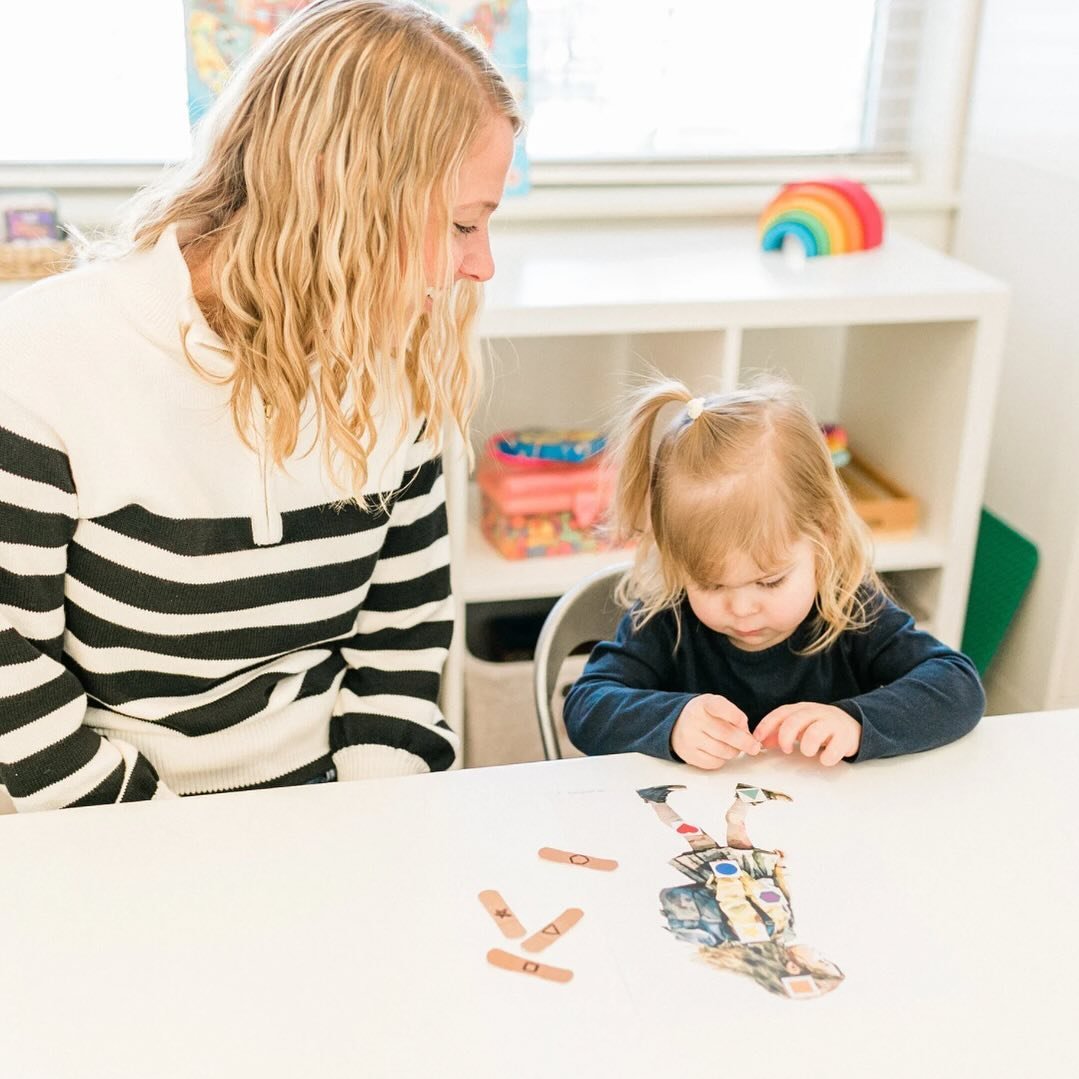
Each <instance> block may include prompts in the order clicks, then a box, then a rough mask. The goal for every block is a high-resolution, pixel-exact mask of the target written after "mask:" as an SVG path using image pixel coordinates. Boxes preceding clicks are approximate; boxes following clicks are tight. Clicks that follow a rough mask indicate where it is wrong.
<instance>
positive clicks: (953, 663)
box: [564, 597, 985, 761]
mask: <svg viewBox="0 0 1079 1079" xmlns="http://www.w3.org/2000/svg"><path fill="white" fill-rule="evenodd" d="M879 600H880V602H879V603H878V604H875V605H874V606H872V607H871V609H872V610H875V611H876V612H877V613H876V616H875V617H874V619H873V622H872V624H871V625H870V626H869V627H868V628H867V629H864V630H850V631H848V632H846V633H844V634H842V635H841V636H840V638H839V639H838V640H837V641H836V642H835V644H833V645H832V646H831V647H830V648H828V649H826V650H825V651H824V652H820V653H817V654H815V655H812V656H800V655H797V654H796V652H797V650H798V649H801V648H804V647H805V645H806V644H807V642H808V641H809V639H810V635H811V631H812V622H813V619H814V615H813V614H812V613H811V614H810V616H809V617H808V618H807V619H806V620H805V622H803V623H802V625H801V626H799V627H798V629H796V630H795V632H794V633H793V634H792V635H791V636H790V637H789V638H788V639H787V640H786V641H782V642H780V643H779V644H777V645H773V646H772V647H771V648H767V649H764V650H762V651H759V652H746V651H743V650H741V649H739V648H736V647H735V646H734V645H733V644H731V643H730V641H728V640H727V638H726V637H724V636H723V635H722V634H720V633H716V632H714V631H713V630H710V629H709V628H708V627H707V626H705V625H704V624H703V623H701V622H700V621H699V620H698V619H697V617H696V615H694V613H693V611H692V609H691V608H690V606H689V603H688V602H686V601H683V603H682V605H681V609H680V613H681V619H682V636H681V640H680V641H679V642H678V644H677V646H676V644H675V642H676V639H677V628H676V622H675V616H674V612H673V611H670V610H668V611H663V612H662V613H660V614H658V615H656V616H655V617H654V618H652V619H651V620H650V621H649V622H648V623H646V624H645V625H644V626H643V627H642V628H641V629H640V630H637V631H634V629H633V625H632V621H631V615H630V614H627V615H625V616H624V617H623V618H622V621H621V623H620V624H619V626H618V631H617V633H616V635H615V639H614V640H613V641H602V642H601V643H599V644H598V645H596V647H595V649H594V650H593V652H592V655H591V657H590V659H589V661H588V665H587V666H586V667H585V669H584V673H583V674H582V675H581V677H580V678H579V679H578V680H577V682H576V683H575V684H574V686H573V688H572V690H571V691H570V694H569V696H568V697H567V699H566V705H565V709H564V716H565V721H566V730H567V732H568V733H569V737H570V740H571V741H572V742H573V744H574V745H575V746H577V747H578V748H579V749H580V750H582V751H583V752H585V753H590V754H599V753H623V752H639V753H647V754H650V755H651V756H653V757H662V758H665V759H667V760H677V759H678V758H677V757H676V756H675V755H674V753H673V752H672V750H671V731H672V730H673V728H674V724H675V721H676V720H677V719H678V717H679V715H680V714H681V712H682V709H683V708H684V707H685V706H686V704H687V702H688V701H690V700H691V699H692V698H693V697H696V696H698V695H699V694H702V693H717V694H720V695H722V696H724V697H726V698H727V699H728V700H730V701H732V702H733V703H734V704H736V705H737V706H738V707H739V708H740V709H741V710H742V711H743V712H745V714H746V715H747V716H748V717H749V729H750V730H751V731H752V730H753V729H754V728H755V727H756V726H757V724H758V723H759V722H760V721H761V720H762V719H763V718H764V717H765V716H766V715H767V714H768V713H769V712H771V711H772V710H773V709H775V708H778V707H780V705H784V704H795V703H799V702H802V701H814V702H819V703H823V704H832V705H835V706H836V707H838V708H842V709H843V710H844V711H845V712H847V713H849V714H850V715H851V716H853V717H854V718H855V719H856V720H857V721H858V722H859V723H860V724H861V726H862V741H861V747H860V749H859V751H858V753H857V755H856V756H855V757H852V758H848V759H849V760H858V761H863V760H871V759H872V758H874V757H894V756H898V755H899V754H901V753H915V752H918V751H919V750H924V749H933V748H935V747H936V746H942V745H946V744H947V743H948V742H953V741H955V740H956V739H957V738H960V737H962V736H963V735H964V734H966V733H967V732H968V731H970V730H971V729H972V728H973V727H974V726H975V724H976V723H977V722H978V720H979V719H980V718H981V716H982V713H983V711H984V708H985V694H984V692H983V690H982V686H981V682H980V681H979V679H978V672H977V670H976V669H975V667H974V664H973V663H972V662H971V661H970V660H969V659H968V658H967V657H966V656H965V655H963V654H962V653H961V652H957V651H955V650H954V649H952V648H949V647H948V646H947V645H944V644H942V643H941V642H940V641H938V640H937V639H936V638H935V637H933V636H931V635H930V634H928V633H925V632H923V631H922V630H919V629H916V628H915V626H914V619H913V618H912V617H911V616H910V615H909V614H908V613H907V612H906V611H904V610H902V609H901V608H899V607H897V606H896V605H895V604H894V603H892V602H891V600H889V599H886V598H884V597H879Z"/></svg>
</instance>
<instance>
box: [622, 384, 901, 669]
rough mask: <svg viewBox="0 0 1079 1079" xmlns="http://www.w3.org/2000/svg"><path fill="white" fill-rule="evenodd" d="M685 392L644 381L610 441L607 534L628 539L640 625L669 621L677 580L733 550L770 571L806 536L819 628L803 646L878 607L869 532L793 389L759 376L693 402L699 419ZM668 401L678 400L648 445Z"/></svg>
mask: <svg viewBox="0 0 1079 1079" xmlns="http://www.w3.org/2000/svg"><path fill="white" fill-rule="evenodd" d="M693 400H694V398H693V395H692V394H691V393H690V391H689V390H688V389H687V388H686V387H685V386H684V385H683V384H682V383H681V382H678V381H674V380H659V381H655V382H651V383H649V384H648V385H646V386H645V387H644V388H642V389H641V390H640V391H638V392H637V393H636V394H635V396H634V399H633V401H632V404H631V408H630V416H629V421H628V423H627V425H626V427H625V429H624V431H623V432H622V434H621V436H620V437H619V438H617V439H616V440H615V444H614V446H613V457H614V461H615V465H616V467H617V468H618V481H617V486H616V489H615V500H614V511H613V525H614V531H615V533H616V535H617V537H618V538H619V539H620V540H622V541H627V540H636V541H637V549H636V553H635V556H634V562H633V567H632V569H631V570H630V572H629V573H628V574H627V575H626V577H625V578H624V579H623V581H622V582H621V585H620V589H619V598H620V599H621V601H622V602H623V604H624V605H625V606H627V607H628V606H632V605H633V604H637V606H636V609H635V614H634V618H635V624H636V625H637V626H638V628H639V627H640V626H641V625H643V624H644V623H646V622H647V621H648V620H649V619H651V618H653V617H654V616H655V615H656V614H658V613H659V612H660V611H663V610H668V609H669V610H673V611H674V612H675V616H676V618H677V617H678V612H679V608H680V605H681V601H682V599H683V597H684V595H685V586H686V584H687V583H691V582H698V583H700V582H708V581H712V580H716V579H720V578H722V577H723V574H724V567H725V564H726V561H727V559H728V558H729V557H730V556H731V555H732V554H736V553H746V554H748V555H749V556H750V557H752V558H753V560H754V561H755V562H756V563H757V565H758V566H760V568H761V570H762V571H764V572H765V573H767V572H770V571H771V570H772V569H773V568H774V567H778V566H779V565H780V563H781V562H782V560H783V558H784V557H785V555H786V552H787V551H789V549H790V547H791V546H792V545H793V544H794V543H795V542H797V541H798V540H799V539H800V538H803V537H804V538H805V539H807V540H808V541H809V542H810V544H811V545H812V546H813V548H814V552H815V555H816V579H817V600H816V625H815V627H814V632H813V634H812V637H811V640H810V642H809V644H807V646H806V648H805V650H804V652H803V654H805V655H810V654H813V653H816V652H821V651H823V650H825V649H827V648H828V647H829V646H830V645H832V644H833V643H834V642H835V641H836V639H837V638H838V637H839V635H840V634H841V633H843V632H845V631H846V630H849V629H861V628H865V627H866V626H867V625H868V624H869V623H870V622H871V621H872V618H873V615H874V613H875V612H874V611H873V610H872V609H870V607H869V601H868V597H869V596H871V595H872V594H873V593H874V592H875V591H883V586H882V585H881V582H880V580H879V578H878V577H877V575H876V573H875V572H874V571H873V568H872V551H871V545H870V540H869V534H868V530H867V529H866V527H865V525H864V524H863V523H862V521H861V520H860V518H859V517H858V516H857V514H856V513H855V512H854V508H853V506H852V505H851V501H850V498H849V496H848V494H847V491H846V488H845V487H844V486H843V483H842V482H841V480H840V479H839V476H838V475H837V473H836V470H835V467H834V465H833V464H832V458H831V454H830V453H829V451H828V447H827V445H826V443H825V441H824V436H823V434H822V432H821V430H820V428H819V426H818V425H817V423H816V421H815V420H814V419H813V417H812V416H811V415H810V413H809V410H808V409H807V408H806V407H805V405H804V404H803V403H802V402H801V400H800V399H799V397H798V395H797V392H796V391H795V389H794V388H793V387H792V386H791V385H790V384H789V383H787V382H785V381H783V380H782V379H778V378H767V379H761V380H759V381H757V382H756V383H754V384H753V385H751V386H749V387H747V388H745V389H739V390H736V391H734V392H732V393H724V394H715V395H712V396H710V397H705V398H702V399H699V400H698V401H697V402H696V405H695V408H694V414H696V408H697V407H699V408H700V413H699V415H696V418H693V416H691V414H690V411H689V410H688V409H687V407H686V406H687V405H688V404H689V403H690V402H691V401H693ZM668 405H680V406H682V407H681V408H680V409H679V410H678V413H677V415H675V417H674V418H673V420H671V422H670V423H669V425H668V426H667V428H666V430H665V431H664V432H663V434H662V436H661V437H660V438H659V441H658V445H657V446H656V448H655V452H654V453H653V450H652V446H653V442H654V436H655V428H656V421H657V418H658V416H659V413H660V412H661V411H662V410H663V409H664V408H665V407H667V406H668ZM867 584H868V585H871V586H872V588H870V589H865V588H863V587H862V586H863V585H867ZM679 628H680V623H679Z"/></svg>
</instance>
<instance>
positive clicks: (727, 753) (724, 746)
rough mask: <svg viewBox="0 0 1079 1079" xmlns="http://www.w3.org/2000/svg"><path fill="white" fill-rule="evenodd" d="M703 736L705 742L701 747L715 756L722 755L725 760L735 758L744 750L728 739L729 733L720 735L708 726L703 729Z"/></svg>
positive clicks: (758, 747)
mask: <svg viewBox="0 0 1079 1079" xmlns="http://www.w3.org/2000/svg"><path fill="white" fill-rule="evenodd" d="M701 737H702V738H703V742H702V743H701V746H700V748H701V749H704V750H706V751H707V752H708V753H711V754H712V755H713V756H716V757H722V758H723V760H725V761H731V760H734V758H735V757H737V756H738V754H739V753H740V752H742V751H741V750H739V749H738V747H737V746H735V745H733V744H732V743H731V742H730V741H729V740H728V736H727V735H724V736H722V737H720V736H719V735H717V734H714V733H713V732H712V731H711V730H709V729H708V728H705V729H703V730H702V731H701ZM757 749H758V750H759V749H760V746H759V745H758V746H757Z"/></svg>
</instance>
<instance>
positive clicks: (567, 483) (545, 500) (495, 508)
mask: <svg viewBox="0 0 1079 1079" xmlns="http://www.w3.org/2000/svg"><path fill="white" fill-rule="evenodd" d="M476 482H477V483H478V484H479V488H480V491H481V493H482V501H483V507H482V516H481V519H480V526H481V529H482V531H483V534H484V536H486V537H487V540H488V542H489V543H490V544H491V545H492V546H493V547H494V548H495V549H496V550H497V551H498V552H499V553H500V554H501V555H503V556H504V557H505V558H536V557H544V556H547V555H560V554H577V553H581V552H593V551H601V550H606V549H607V548H609V547H610V546H611V544H610V542H609V540H608V539H607V537H606V536H605V535H604V534H603V532H602V531H601V527H600V526H601V524H602V520H603V517H604V515H605V514H606V512H607V507H608V505H609V504H610V499H611V494H612V490H613V485H614V477H613V475H612V474H611V473H610V471H609V470H607V469H606V468H604V464H603V455H602V454H596V455H595V456H594V457H591V458H589V459H588V460H587V461H585V462H582V463H580V464H563V463H548V462H542V463H541V462H537V461H529V462H528V463H523V464H520V465H514V464H512V463H509V462H507V461H505V460H495V459H492V458H491V457H485V458H483V460H481V462H480V464H479V467H478V468H477V470H476Z"/></svg>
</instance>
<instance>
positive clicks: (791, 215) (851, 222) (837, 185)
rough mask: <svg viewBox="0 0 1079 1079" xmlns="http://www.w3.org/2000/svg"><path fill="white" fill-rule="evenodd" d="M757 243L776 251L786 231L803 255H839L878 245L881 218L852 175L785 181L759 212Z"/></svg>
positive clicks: (786, 235) (873, 202) (869, 195)
mask: <svg viewBox="0 0 1079 1079" xmlns="http://www.w3.org/2000/svg"><path fill="white" fill-rule="evenodd" d="M760 235H761V247H763V248H764V250H765V251H778V250H780V249H781V248H782V247H783V241H784V240H785V239H786V238H787V237H788V236H792V237H795V238H797V239H798V240H800V241H801V244H802V246H803V247H804V248H805V253H806V255H841V254H844V253H845V252H848V251H866V250H868V249H869V248H871V247H879V246H880V242H881V239H882V238H883V235H884V218H883V216H882V214H881V212H880V207H879V206H878V205H877V202H876V200H875V199H874V198H873V196H872V195H871V194H870V193H869V192H868V191H867V190H866V188H865V187H864V186H863V185H862V184H859V183H857V182H855V181H854V180H809V181H805V182H799V183H794V184H787V185H786V186H785V187H783V188H782V189H781V190H780V192H779V194H778V195H776V197H775V198H774V199H772V201H771V202H770V203H768V205H767V206H766V207H765V208H764V212H763V213H762V214H761V216H760Z"/></svg>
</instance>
